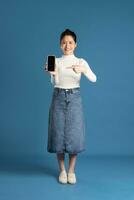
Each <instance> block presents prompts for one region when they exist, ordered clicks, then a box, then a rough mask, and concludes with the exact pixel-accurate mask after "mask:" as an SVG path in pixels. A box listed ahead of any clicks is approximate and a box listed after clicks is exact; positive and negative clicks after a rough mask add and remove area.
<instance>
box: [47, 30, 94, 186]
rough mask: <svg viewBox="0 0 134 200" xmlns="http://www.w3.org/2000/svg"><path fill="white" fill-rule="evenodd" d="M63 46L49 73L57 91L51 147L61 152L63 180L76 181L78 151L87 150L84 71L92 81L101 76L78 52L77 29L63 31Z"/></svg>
mask: <svg viewBox="0 0 134 200" xmlns="http://www.w3.org/2000/svg"><path fill="white" fill-rule="evenodd" d="M60 47H61V49H62V51H63V55H62V56H61V57H60V58H56V65H55V71H54V72H49V73H50V75H51V82H52V84H53V85H54V91H53V96H52V102H51V106H50V109H49V124H48V146H47V150H48V152H50V153H56V154H57V159H58V163H59V168H60V174H59V182H60V183H64V184H65V183H67V182H68V183H70V184H75V183H76V174H75V164H76V158H77V154H78V153H80V152H82V151H84V150H85V125H84V115H83V108H82V99H81V94H80V79H81V75H82V74H84V75H85V76H86V77H87V78H88V79H89V80H90V81H91V82H96V80H97V78H96V75H95V74H94V73H93V72H92V70H91V68H90V67H89V65H88V63H87V62H86V60H84V59H82V58H78V57H76V56H75V55H74V51H75V48H76V47H77V37H76V34H75V33H74V32H73V31H71V30H69V29H66V30H65V31H64V32H62V33H61V35H60ZM46 67H47V65H46ZM46 71H47V68H46ZM65 153H68V154H69V169H68V173H67V172H66V169H65V164H64V160H65Z"/></svg>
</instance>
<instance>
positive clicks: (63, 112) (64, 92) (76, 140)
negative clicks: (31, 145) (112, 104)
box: [47, 87, 85, 154]
mask: <svg viewBox="0 0 134 200" xmlns="http://www.w3.org/2000/svg"><path fill="white" fill-rule="evenodd" d="M84 150H85V124H84V114H83V105H82V98H81V94H80V88H73V89H62V88H56V87H55V88H54V90H53V94H52V101H51V105H50V108H49V119H48V143H47V151H48V152H50V153H69V154H77V153H80V152H82V151H84Z"/></svg>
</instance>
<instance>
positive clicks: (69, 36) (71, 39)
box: [62, 35, 74, 42]
mask: <svg viewBox="0 0 134 200" xmlns="http://www.w3.org/2000/svg"><path fill="white" fill-rule="evenodd" d="M62 41H64V42H66V41H73V42H74V39H73V37H72V36H71V35H65V36H64V37H63V39H62Z"/></svg>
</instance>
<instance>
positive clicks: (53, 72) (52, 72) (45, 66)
mask: <svg viewBox="0 0 134 200" xmlns="http://www.w3.org/2000/svg"><path fill="white" fill-rule="evenodd" d="M47 67H48V65H47V63H46V64H45V65H44V69H45V71H46V72H48V73H50V74H51V75H54V76H55V75H56V71H48V70H47Z"/></svg>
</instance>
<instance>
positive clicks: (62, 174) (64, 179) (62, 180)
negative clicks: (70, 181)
mask: <svg viewBox="0 0 134 200" xmlns="http://www.w3.org/2000/svg"><path fill="white" fill-rule="evenodd" d="M59 182H60V183H63V184H65V183H67V173H66V171H65V170H64V171H61V172H60V175H59Z"/></svg>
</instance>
